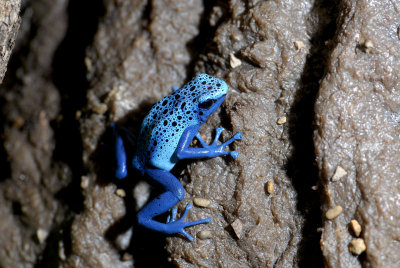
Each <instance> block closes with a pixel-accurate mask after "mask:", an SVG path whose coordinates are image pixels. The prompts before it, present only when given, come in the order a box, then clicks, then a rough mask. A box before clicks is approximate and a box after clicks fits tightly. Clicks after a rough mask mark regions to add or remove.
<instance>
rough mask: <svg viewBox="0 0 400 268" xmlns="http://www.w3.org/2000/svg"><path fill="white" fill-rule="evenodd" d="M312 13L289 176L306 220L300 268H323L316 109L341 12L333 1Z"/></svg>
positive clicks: (321, 0) (317, 5)
mask: <svg viewBox="0 0 400 268" xmlns="http://www.w3.org/2000/svg"><path fill="white" fill-rule="evenodd" d="M311 12H312V13H314V14H315V16H317V17H318V19H317V21H318V22H319V24H318V25H317V26H316V27H317V28H318V29H317V31H316V32H315V34H314V35H313V36H312V38H311V40H310V44H311V48H310V53H309V55H308V57H307V60H306V64H305V68H304V71H303V75H302V78H301V88H300V89H299V90H298V91H297V93H296V96H295V100H296V101H295V104H294V105H293V106H292V107H291V110H290V114H291V116H290V118H289V122H288V123H289V136H290V140H291V142H292V144H293V146H294V152H293V154H292V155H291V157H290V158H289V159H288V165H287V170H288V171H287V172H288V176H289V177H290V178H291V180H292V183H293V185H294V187H295V189H296V192H297V193H298V203H297V210H298V211H299V212H300V213H301V214H302V215H303V217H304V219H305V221H304V225H303V228H302V237H303V240H302V241H301V242H300V246H299V251H298V257H299V259H300V261H299V266H300V267H323V266H324V264H323V259H322V252H321V248H320V246H319V244H320V233H318V232H317V228H319V227H321V224H322V222H321V211H320V204H321V199H320V194H319V192H318V191H315V190H312V187H313V186H315V185H318V181H319V179H318V168H317V166H316V165H315V157H316V155H315V150H314V141H313V132H314V126H313V123H314V105H315V102H316V98H317V93H318V90H319V81H320V79H322V77H323V75H324V70H325V68H326V64H327V58H328V56H329V52H330V51H329V49H328V48H327V47H326V45H325V41H327V40H330V39H331V38H333V36H334V34H335V31H336V17H337V14H338V10H337V9H336V6H335V5H334V4H333V3H331V2H330V1H326V0H318V1H316V2H315V4H314V7H313V10H312V11H311Z"/></svg>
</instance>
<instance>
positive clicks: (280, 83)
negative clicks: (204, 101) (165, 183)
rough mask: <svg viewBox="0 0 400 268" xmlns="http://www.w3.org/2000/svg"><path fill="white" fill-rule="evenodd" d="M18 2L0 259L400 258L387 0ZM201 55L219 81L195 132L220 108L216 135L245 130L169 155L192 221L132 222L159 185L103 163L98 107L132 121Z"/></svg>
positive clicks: (259, 262)
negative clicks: (176, 159) (161, 227)
mask: <svg viewBox="0 0 400 268" xmlns="http://www.w3.org/2000/svg"><path fill="white" fill-rule="evenodd" d="M11 2H12V3H14V1H11ZM11 2H10V1H9V2H8V3H11ZM103 5H104V6H103ZM14 7H15V6H14ZM21 10H22V12H21V16H22V24H21V25H22V26H21V29H20V32H19V38H18V41H17V42H16V45H15V49H14V53H15V54H14V56H13V57H12V58H11V61H10V63H9V67H8V72H7V75H6V77H5V79H4V82H3V84H2V85H1V87H0V103H1V104H2V106H1V107H2V113H3V117H2V118H3V120H2V121H1V123H2V124H1V128H0V130H1V138H2V143H3V147H2V148H1V150H0V164H1V166H2V167H3V166H4V168H3V170H2V173H1V175H0V199H1V200H0V229H1V230H0V233H1V234H2V235H0V249H1V250H0V266H1V267H34V266H36V267H47V266H49V267H57V266H59V267H132V266H134V267H169V266H178V267H298V266H301V267H322V266H324V264H325V266H327V267H361V266H367V267H398V266H399V261H400V255H399V252H400V251H399V249H400V248H399V244H398V241H399V239H400V231H399V229H400V228H399V222H400V221H399V220H400V219H399V218H400V216H399V215H400V209H399V205H398V204H399V203H400V201H399V199H400V185H399V184H400V182H399V177H400V176H399V173H400V172H399V170H400V168H399V162H400V157H399V153H398V152H399V149H400V148H399V146H400V144H399V143H400V141H399V134H400V133H399V132H400V131H399V123H400V116H399V111H400V108H399V102H400V94H399V89H400V82H399V81H400V80H399V70H400V68H399V67H400V66H399V62H400V61H399V55H400V53H399V49H400V45H399V43H400V40H399V39H400V37H399V26H400V19H399V18H400V16H399V14H398V13H399V12H398V11H399V10H400V6H399V5H398V4H397V2H395V1H389V0H383V1H366V0H363V1H350V0H341V1H336V3H332V1H323V0H300V1H299V0H282V1H259V0H253V1H240V0H233V1H229V2H226V1H196V0H189V1H175V0H168V1H145V0H137V1H119V0H117V1H111V0H106V1H104V3H103V4H102V3H100V2H99V3H97V4H95V3H92V2H91V3H86V2H85V3H83V2H81V1H72V0H71V1H67V0H57V1H53V0H52V1H50V0H35V1H25V2H23V4H22V9H21ZM13 18H14V17H13ZM13 21H15V20H13ZM17 21H18V20H17ZM10 25H11V24H9V26H10ZM15 25H16V24H15ZM0 30H2V28H0ZM1 40H5V39H4V38H3V39H1ZM1 40H0V41H1ZM2 44H3V45H4V44H5V43H4V42H3V43H1V42H0V46H1V45H2ZM8 48H11V47H10V46H9V47H8ZM7 53H8V54H7V55H9V52H7ZM7 57H8V56H7ZM3 59H5V58H3ZM6 60H7V59H6ZM3 65H4V64H3ZM85 65H86V67H85ZM199 72H206V73H209V74H211V75H214V76H218V77H220V78H222V79H224V80H225V81H226V82H227V83H228V85H229V87H230V91H229V94H228V96H227V98H226V100H225V101H224V103H223V104H222V106H221V108H220V109H219V110H218V111H217V112H216V113H215V114H213V116H212V117H210V118H209V120H208V121H207V123H206V124H205V125H204V126H203V127H202V128H201V130H200V132H201V133H202V135H203V136H204V138H205V140H208V141H210V140H211V138H212V137H213V135H214V129H215V127H217V126H222V127H224V128H225V129H226V131H225V132H224V133H223V135H222V137H221V141H222V140H226V139H227V138H229V137H230V136H231V135H232V134H233V133H235V132H237V131H241V132H242V134H243V136H244V139H243V140H241V141H237V142H235V143H234V144H233V145H232V146H231V148H230V149H232V150H239V151H240V154H239V157H238V159H237V160H232V159H230V158H229V157H226V158H223V157H218V158H213V159H208V160H198V161H184V162H182V163H180V164H179V165H178V166H177V167H176V168H175V169H174V170H173V173H174V174H175V175H176V176H177V177H178V178H179V179H180V180H181V182H182V184H183V185H184V186H185V189H186V196H185V200H184V201H182V202H180V203H179V204H178V206H177V208H178V210H179V212H182V211H183V209H184V207H185V206H186V204H187V203H193V202H194V198H203V201H204V200H206V201H210V204H208V202H207V205H206V206H202V205H195V206H194V207H193V208H192V210H191V211H190V213H189V215H188V219H187V220H196V219H201V218H205V217H212V218H213V221H212V222H211V223H208V224H202V225H198V226H194V227H190V228H188V229H187V231H188V232H189V233H190V234H191V235H192V236H193V237H196V239H195V241H194V242H192V243H190V242H188V241H187V240H186V239H185V238H184V237H181V236H172V237H167V238H166V239H165V236H164V235H162V234H158V233H155V232H152V231H149V230H147V229H144V228H141V227H140V226H137V225H136V223H135V217H136V213H137V211H138V210H139V209H140V208H141V207H142V206H143V205H144V204H145V203H146V202H147V201H148V200H149V199H152V198H154V197H156V195H157V194H158V193H159V191H158V189H157V187H152V186H149V185H148V184H147V183H146V182H145V181H144V180H143V178H141V176H140V174H137V173H135V171H134V170H129V174H130V175H129V178H128V179H126V180H122V181H116V180H115V178H114V177H113V165H112V162H113V158H112V155H113V144H112V143H113V139H112V133H111V131H110V129H109V125H110V123H111V122H117V123H118V124H119V125H120V126H123V127H126V128H128V129H130V130H131V131H132V132H133V133H134V134H135V135H137V134H138V132H139V129H140V124H141V121H142V119H143V117H144V116H145V114H146V113H147V112H148V110H149V109H150V107H151V106H152V105H153V104H154V103H156V102H157V101H158V100H159V99H160V98H161V97H163V96H165V95H167V94H169V93H170V92H171V91H172V90H171V87H172V86H175V85H178V86H181V85H183V84H184V83H185V82H187V81H188V80H190V79H191V78H192V77H193V76H194V75H195V74H196V73H199ZM0 73H1V70H0ZM85 76H86V78H85ZM0 77H1V76H0ZM314 119H315V121H314ZM134 146H135V144H134V141H133V142H132V148H129V151H130V153H132V151H133V150H134ZM82 156H83V157H82ZM334 174H336V175H335V176H334ZM333 176H334V180H332V177H333ZM200 200H201V199H200ZM195 203H198V202H197V201H196V202H195ZM203 203H204V202H203ZM339 207H340V208H341V210H340V209H339V210H340V213H338V212H339V210H338V209H337V208H339ZM335 208H336V210H335ZM329 209H333V210H329ZM328 210H329V211H333V212H335V213H333V214H332V213H330V214H332V215H330V216H328V217H326V216H325V215H326V212H327V211H328ZM328 218H329V219H328ZM353 219H355V220H356V222H357V223H359V225H360V226H359V227H360V228H358V227H357V229H361V233H360V234H359V236H358V235H357V236H356V235H355V229H354V224H353V225H350V223H351V222H352V220H353ZM354 222H355V221H353V223H354ZM320 231H321V232H322V237H321V232H320ZM356 242H357V243H356ZM364 246H365V247H364ZM364 249H365V251H363V250H364ZM351 252H353V254H352V253H351ZM354 252H355V253H354ZM357 254H360V255H357Z"/></svg>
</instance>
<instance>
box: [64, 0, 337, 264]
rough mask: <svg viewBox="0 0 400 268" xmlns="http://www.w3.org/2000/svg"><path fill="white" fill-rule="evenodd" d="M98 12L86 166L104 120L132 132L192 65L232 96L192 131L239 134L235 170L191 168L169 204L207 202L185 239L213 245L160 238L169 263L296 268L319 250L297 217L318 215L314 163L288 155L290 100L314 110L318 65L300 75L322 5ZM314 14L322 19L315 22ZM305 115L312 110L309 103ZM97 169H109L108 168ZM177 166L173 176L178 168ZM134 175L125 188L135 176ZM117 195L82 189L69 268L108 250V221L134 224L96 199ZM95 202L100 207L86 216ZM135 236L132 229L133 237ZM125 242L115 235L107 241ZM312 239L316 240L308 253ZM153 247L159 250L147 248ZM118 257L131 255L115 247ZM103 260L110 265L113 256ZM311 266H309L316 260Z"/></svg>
mask: <svg viewBox="0 0 400 268" xmlns="http://www.w3.org/2000/svg"><path fill="white" fill-rule="evenodd" d="M146 4H147V5H146ZM299 6H301V7H302V8H299ZM106 9H107V15H106V18H105V20H104V23H103V24H102V25H101V26H100V28H99V31H98V33H97V35H96V39H95V41H94V44H93V47H92V49H91V50H89V53H88V58H87V59H86V61H85V62H86V65H87V66H88V68H89V79H90V80H91V81H92V89H91V90H90V91H89V94H88V100H89V102H88V113H87V115H86V116H85V118H86V119H85V120H84V121H83V124H82V133H83V138H84V149H85V154H84V159H85V164H86V165H87V166H88V167H93V169H92V170H93V171H96V165H98V163H96V162H94V161H93V160H92V159H93V158H91V157H92V156H93V155H95V156H97V157H101V153H100V152H99V151H98V146H99V144H100V143H99V141H100V139H101V134H102V133H104V131H105V126H107V125H109V123H110V121H116V120H118V121H119V123H120V124H121V125H123V126H126V127H128V128H130V129H132V130H133V132H134V133H136V134H137V133H138V131H139V128H140V124H141V119H142V118H143V116H144V113H145V112H147V111H148V109H149V107H150V105H151V104H153V103H155V102H156V101H157V100H159V99H160V98H161V97H162V96H165V95H166V94H169V93H170V92H171V90H170V88H171V87H172V86H173V85H182V84H183V83H184V82H185V81H184V80H189V79H190V78H191V74H192V70H191V69H189V70H187V67H188V66H189V67H191V66H195V72H208V73H210V74H212V75H216V76H219V77H222V78H224V79H225V80H226V81H227V82H228V83H229V84H230V87H231V93H230V95H229V96H228V97H227V99H226V101H225V103H224V105H223V106H222V107H221V110H220V111H219V112H217V113H215V114H214V115H213V116H212V118H210V120H209V122H208V123H207V124H206V125H204V126H203V128H202V130H201V132H202V134H203V135H204V136H205V138H206V140H210V139H211V135H212V134H213V129H214V128H215V127H216V126H223V127H225V128H226V129H227V131H226V133H224V135H223V138H222V139H226V138H227V137H229V135H230V134H231V133H234V132H236V131H242V133H243V135H244V137H245V138H244V140H243V141H241V142H237V143H235V145H233V146H232V149H237V150H240V152H241V153H240V155H239V159H238V160H237V161H232V160H231V159H229V158H215V159H210V160H207V161H195V163H192V164H191V165H190V166H189V167H188V168H187V169H185V170H184V171H183V176H179V177H181V178H183V183H184V184H186V190H187V194H186V199H185V200H184V201H183V202H181V203H180V204H179V206H178V208H179V209H180V210H181V209H182V208H183V207H184V206H185V205H186V204H187V203H188V202H191V200H193V197H198V196H201V197H203V198H206V199H210V200H211V205H210V207H208V208H198V207H194V208H193V209H192V210H191V212H190V213H189V216H188V220H191V219H200V218H204V217H208V216H212V217H213V222H212V223H210V224H207V225H206V226H204V225H200V226H195V227H192V228H189V229H188V231H189V232H190V233H191V234H192V235H193V236H194V235H195V234H196V233H197V232H198V231H200V230H208V231H210V232H211V233H212V234H213V236H212V237H211V238H210V239H207V240H201V241H200V240H198V241H195V242H193V243H188V241H186V240H185V239H184V238H182V237H179V236H178V237H171V238H168V246H167V249H168V251H169V253H170V255H171V260H172V262H173V263H175V264H177V265H179V266H183V267H188V266H190V265H202V266H209V267H214V266H218V265H219V264H220V265H223V266H237V265H239V266H261V267H264V266H267V267H271V266H278V267H279V266H295V265H297V264H298V260H300V259H301V257H299V256H303V257H304V259H307V257H305V256H306V255H307V254H310V255H313V253H312V252H315V251H316V252H318V239H315V238H317V237H318V235H317V233H316V227H317V226H316V225H317V224H318V220H317V221H314V223H312V224H311V225H308V226H305V225H304V216H305V215H307V214H308V213H310V211H314V212H317V213H318V214H317V219H318V218H319V215H320V214H319V209H318V203H316V202H314V204H315V205H316V206H315V205H314V206H313V204H312V202H313V198H318V195H317V194H316V193H313V192H312V191H311V190H310V188H311V185H314V184H315V181H316V177H313V176H315V175H316V173H313V171H312V169H313V167H312V164H311V163H312V160H313V155H312V151H310V150H309V149H308V152H307V151H302V150H303V149H301V148H296V152H294V147H295V143H299V144H300V143H304V141H303V140H302V139H303V138H302V136H301V135H298V134H296V133H293V132H292V130H291V129H293V128H296V127H295V124H297V123H296V122H297V119H296V118H297V117H299V118H302V116H303V114H304V112H302V111H301V109H300V108H293V106H296V105H297V104H298V103H297V102H298V101H299V100H298V97H297V95H298V94H301V93H300V91H301V90H302V89H303V88H306V89H307V92H305V94H304V96H303V97H304V98H305V99H307V98H311V102H312V96H313V95H314V94H315V90H316V89H317V87H316V82H315V81H316V79H315V74H314V70H317V69H318V68H320V69H319V70H320V71H321V72H320V73H321V74H322V69H321V67H322V66H323V65H321V64H315V67H313V68H315V69H307V75H304V67H305V64H306V62H307V60H308V59H307V56H308V55H309V47H310V45H309V42H310V41H311V40H310V36H309V35H308V34H317V33H318V34H320V31H321V29H323V28H324V27H326V25H327V23H328V22H329V21H330V19H329V18H330V17H329V16H327V14H328V13H324V12H326V9H325V7H323V6H321V5H319V4H317V5H316V6H314V7H313V3H312V2H310V1H301V2H298V1H282V2H280V3H276V2H258V1H254V2H252V3H251V4H248V3H247V2H240V1H233V2H231V3H230V4H229V5H226V4H221V5H220V4H215V6H213V5H211V4H210V5H208V6H205V7H203V6H202V3H200V2H198V1H185V2H179V3H175V2H174V1H170V2H168V3H163V4H160V3H159V2H157V1H155V2H152V4H151V5H148V3H146V2H145V1H141V2H135V3H128V2H123V3H119V4H117V5H115V3H114V2H113V4H112V5H111V4H110V5H109V6H107V7H106ZM126 10H129V11H130V12H126ZM178 10H179V12H176V11H178ZM320 13H321V14H320ZM229 14H232V17H229V16H228V15H229ZM110 16H112V18H113V19H112V20H111V17H110ZM319 16H326V18H325V20H324V21H322V20H321V21H322V22H320V20H319ZM111 21H112V23H111ZM237 25H242V26H240V27H238V26H237ZM307 33H308V34H307ZM298 40H302V42H303V43H304V44H305V46H304V47H303V48H302V49H299V50H297V49H296V47H295V46H294V41H298ZM205 45H206V46H205ZM189 48H190V49H189ZM201 51H204V53H200V52H201ZM313 52H315V54H316V56H314V57H313V60H315V61H317V59H318V60H320V58H321V57H322V56H321V55H322V51H319V50H315V51H313ZM231 55H235V56H237V58H238V59H239V60H240V61H241V62H242V64H241V65H236V64H235V66H234V67H235V68H234V69H233V68H232V69H231V60H232V56H231ZM317 75H320V74H318V73H317ZM304 77H306V78H304ZM310 92H311V93H310ZM312 92H314V93H312ZM308 101H309V100H308ZM299 102H300V101H299ZM103 104H106V105H107V107H109V108H108V109H107V110H108V112H106V113H98V112H96V111H97V108H96V107H99V105H103ZM302 105H303V104H302ZM308 107H309V108H308V109H309V113H310V111H311V108H312V105H311V106H310V105H309V106H308ZM292 109H295V110H298V114H297V115H296V116H297V117H296V116H289V117H288V121H287V123H286V124H282V125H278V124H277V119H278V118H280V117H282V116H286V115H290V114H291V110H292ZM308 118H311V117H308ZM298 123H299V124H301V122H298ZM303 123H305V124H306V125H304V124H303V125H302V127H303V128H304V129H308V133H309V135H308V145H311V146H312V143H311V133H312V131H311V128H310V127H311V120H310V119H308V121H307V119H306V121H305V122H303ZM296 139H297V140H296ZM108 142H109V141H108ZM296 147H297V145H296ZM304 148H305V147H304ZM310 152H311V153H310ZM300 154H302V157H301V159H304V160H305V161H310V160H311V161H310V162H309V164H308V167H306V166H304V170H301V171H299V166H300V165H301V164H294V162H298V163H301V161H303V160H300V162H299V161H298V160H297V159H296V158H297V156H296V155H300ZM103 157H104V156H103ZM288 159H289V161H288ZM295 159H296V160H295ZM306 159H307V160H306ZM106 161H107V162H108V163H109V161H110V160H106ZM297 165H298V166H297ZM287 166H290V167H291V168H292V169H297V171H296V172H297V173H292V174H289V173H288V172H287V169H286V167H287ZM309 167H311V170H310V169H309ZM177 169H178V170H177V171H176V173H177V175H179V174H180V172H179V170H182V167H178V168H177ZM314 171H315V169H314ZM96 174H105V172H97V173H94V174H93V177H91V180H92V184H93V182H94V181H93V180H94V178H95V177H96V176H97V175H96ZM109 176H110V177H111V176H112V174H111V173H109ZM131 176H132V177H130V179H131V180H132V179H133V180H137V179H138V177H139V176H137V175H131ZM304 177H306V178H307V179H306V180H304ZM107 179H108V180H109V179H110V178H107ZM301 179H303V181H302V182H301V185H300V184H298V185H294V184H293V183H292V180H297V181H300V180H301ZM268 180H272V181H273V183H274V185H275V187H274V194H273V195H270V196H269V195H267V194H266V192H265V184H266V183H267V181H268ZM311 183H312V184H311ZM134 187H135V186H134ZM296 187H299V189H307V191H309V193H307V194H306V195H307V199H306V198H304V199H303V201H301V204H300V205H299V203H298V202H299V201H298V196H297V190H296ZM114 188H115V187H114V186H113V185H112V184H111V185H107V186H104V185H101V187H99V186H98V185H93V187H91V186H89V187H88V188H87V190H86V191H85V196H86V200H87V201H86V203H85V204H86V209H85V212H84V213H82V214H80V215H79V216H78V217H77V218H76V220H75V222H74V224H73V233H72V235H73V243H72V255H71V257H70V258H69V260H68V263H69V264H70V265H72V266H76V265H77V263H80V262H82V261H85V260H86V264H87V265H89V266H93V265H97V264H98V263H100V259H98V258H97V257H96V256H100V253H104V252H107V251H108V252H109V251H110V248H109V246H107V244H104V242H102V241H100V240H99V239H98V237H101V234H102V232H103V230H104V228H106V229H107V226H110V225H111V224H113V221H114V223H115V222H116V221H124V219H125V218H126V217H132V216H134V214H133V215H130V214H129V212H128V211H127V212H125V211H124V209H123V206H122V200H121V199H116V198H108V199H103V198H104V197H106V196H107V195H108V194H110V193H113V192H114V191H115V189H114ZM134 192H135V191H134ZM106 193H107V194H106ZM95 200H96V202H94V201H95ZM93 204H96V205H97V206H98V209H97V208H96V209H89V208H91V207H92V205H93ZM110 208H114V210H113V216H110V217H107V218H106V219H104V220H102V218H103V217H105V215H104V216H102V217H100V216H99V215H100V214H101V215H103V213H105V214H108V213H111V210H109V209H110ZM125 213H128V214H127V215H125ZM130 213H133V212H132V211H131V212H130ZM235 219H239V220H240V221H241V222H242V223H243V231H242V235H241V238H240V240H237V238H236V236H235V235H234V234H233V232H232V230H231V229H230V227H229V225H230V223H232V222H233V221H234V220H235ZM94 220H95V221H96V224H95V225H94V226H93V229H89V228H87V227H84V226H82V223H83V222H93V221H94ZM311 226H314V227H311ZM110 228H112V227H109V228H108V230H109V229H110ZM137 228H139V227H137V226H134V227H133V233H135V232H137V231H135V230H136V229H137ZM303 228H306V229H307V230H308V231H307V232H310V230H312V231H311V232H313V233H314V234H308V236H307V237H308V239H309V240H308V239H303V238H302V232H303V231H302V230H303ZM139 230H141V229H139ZM140 232H142V231H140ZM143 232H144V234H146V235H145V236H144V237H143V238H142V239H143V240H139V237H135V238H132V239H133V241H135V242H133V243H134V244H135V243H139V242H138V241H142V242H141V243H142V245H141V247H142V248H143V247H146V245H148V244H149V245H151V242H148V241H147V240H150V239H149V238H148V237H146V236H148V234H152V232H149V231H147V230H143ZM83 234H86V235H83ZM124 235H125V233H124V232H122V231H120V233H118V234H117V235H116V236H124ZM114 238H115V237H114ZM114 238H113V239H114ZM90 240H95V241H96V242H95V243H96V244H98V246H94V247H91V248H89V249H87V251H86V252H85V253H82V252H81V249H82V248H83V245H85V244H86V243H88V242H87V241H90ZM117 240H118V239H116V238H115V241H117ZM115 241H114V240H112V241H111V243H115ZM309 241H314V247H312V244H311V243H310V242H309ZM152 243H153V248H156V249H157V247H158V246H157V244H156V242H155V241H152ZM133 247H134V248H135V246H133ZM302 247H307V248H308V252H307V253H305V252H304V251H302V250H301V248H302ZM310 247H311V248H310ZM116 248H117V249H120V250H130V249H129V248H120V246H118V245H116ZM138 252H140V251H138V249H136V250H133V253H134V259H135V262H136V261H139V262H141V261H142V260H141V258H143V256H140V254H137V253H138ZM217 252H218V253H217ZM299 252H301V253H299ZM135 253H136V255H135ZM82 254H84V255H82ZM299 254H300V255H299ZM78 255H79V256H78ZM92 255H93V256H92ZM103 255H104V254H103ZM142 255H143V254H142ZM85 256H86V257H85ZM89 256H90V258H89ZM89 259H90V260H89ZM101 261H104V262H105V263H106V264H107V263H113V264H115V263H118V260H116V259H115V257H113V255H110V256H109V259H102V260H101ZM143 261H154V259H152V258H150V259H148V260H143ZM315 262H318V260H315V258H314V260H313V263H315ZM120 265H123V264H120ZM147 265H150V264H148V263H147Z"/></svg>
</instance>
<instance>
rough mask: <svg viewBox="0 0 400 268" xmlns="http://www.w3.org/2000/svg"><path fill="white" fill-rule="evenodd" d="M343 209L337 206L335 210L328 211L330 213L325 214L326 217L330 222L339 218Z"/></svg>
mask: <svg viewBox="0 0 400 268" xmlns="http://www.w3.org/2000/svg"><path fill="white" fill-rule="evenodd" d="M342 211H343V208H342V207H341V206H336V207H333V208H330V209H328V211H327V212H326V213H325V216H326V218H327V219H328V220H332V219H334V218H336V217H337V216H339V215H340V213H342Z"/></svg>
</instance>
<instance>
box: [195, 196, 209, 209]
mask: <svg viewBox="0 0 400 268" xmlns="http://www.w3.org/2000/svg"><path fill="white" fill-rule="evenodd" d="M193 203H194V204H195V205H196V206H198V207H203V208H206V207H208V206H209V205H210V203H211V202H210V200H208V199H205V198H200V197H196V198H195V199H193Z"/></svg>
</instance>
